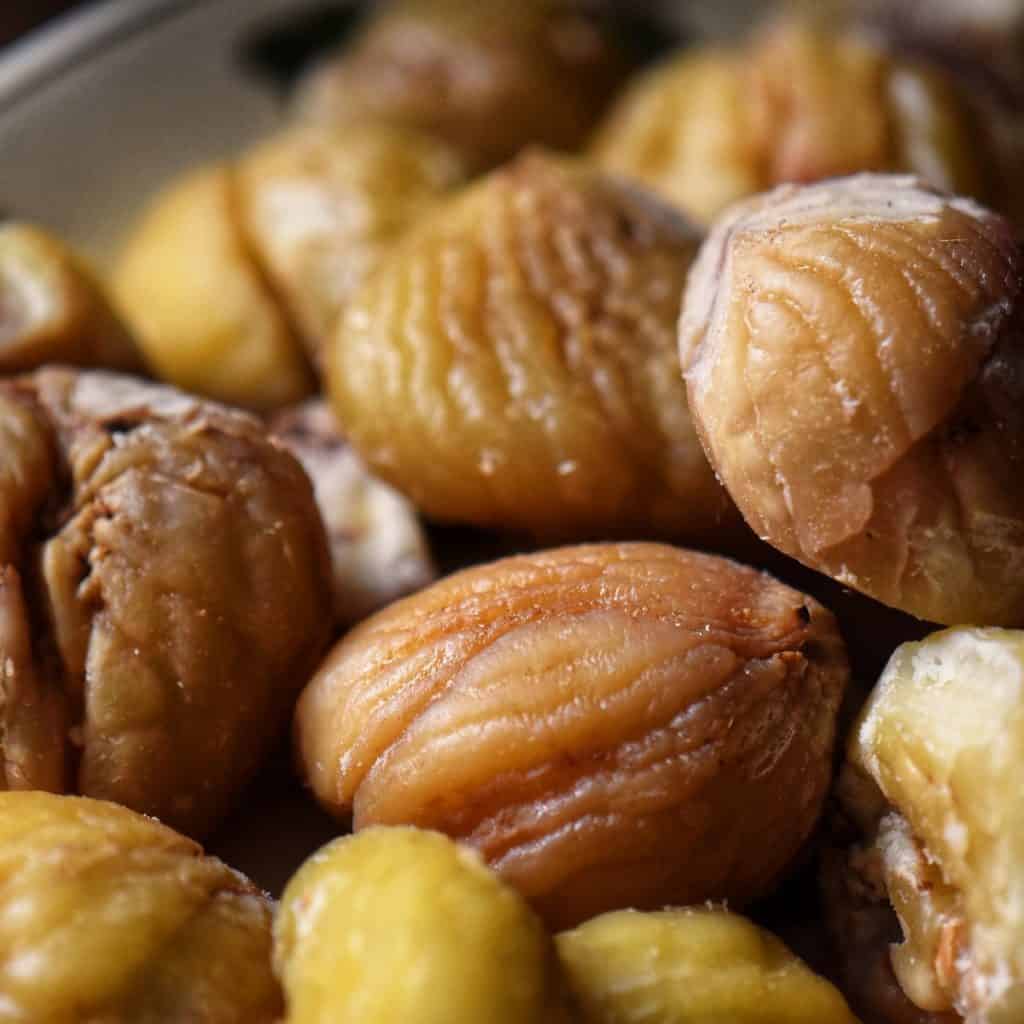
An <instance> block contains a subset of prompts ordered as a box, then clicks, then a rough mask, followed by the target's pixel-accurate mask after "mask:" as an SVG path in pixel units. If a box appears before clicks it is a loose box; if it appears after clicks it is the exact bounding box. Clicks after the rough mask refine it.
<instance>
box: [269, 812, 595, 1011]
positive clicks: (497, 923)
mask: <svg viewBox="0 0 1024 1024" xmlns="http://www.w3.org/2000/svg"><path fill="white" fill-rule="evenodd" d="M274 965H275V968H276V969H277V972H278V975H279V977H280V978H281V981H282V984H283V986H284V990H285V998H286V1000H287V1003H288V1012H287V1014H286V1016H285V1024H456V1022H466V1024H476V1022H479V1024H556V1022H558V1024H563V1022H564V1024H568V1021H569V1017H568V1016H567V1014H566V1008H565V1006H564V1005H563V1000H562V986H561V983H560V982H561V979H560V977H559V974H558V965H557V962H556V958H555V952H554V948H553V946H552V943H551V939H550V937H549V936H548V935H547V933H546V932H545V930H544V926H543V925H542V924H541V922H540V921H539V920H538V918H537V916H536V915H535V914H534V913H533V912H532V911H531V910H530V908H529V907H528V906H527V905H526V903H525V902H524V901H523V898H522V896H520V895H519V894H518V893H517V892H515V891H514V890H513V889H511V888H510V887H509V886H507V885H505V884H503V883H502V882H501V880H500V879H499V878H497V877H496V876H495V875H494V873H493V872H492V871H488V869H487V868H486V866H485V865H484V863H483V861H482V860H481V859H480V858H479V856H477V854H476V853H474V851H472V850H469V849H466V848H465V847H463V846H459V845H458V844H456V843H453V842H452V841H451V840H450V839H448V838H447V837H446V836H442V835H438V834H437V833H436V832H426V831H422V830H420V829H415V828H374V829H367V830H366V831H365V832H360V833H359V834H358V835H356V836H347V837H346V838H344V839H337V840H335V841H334V842H332V843H329V844H328V845H327V846H325V847H323V848H322V849H321V850H319V851H318V852H317V853H315V854H314V855H313V856H312V857H310V858H309V860H307V861H306V863H305V864H303V866H302V867H301V868H300V869H299V871H298V873H297V874H296V875H295V876H294V878H292V880H291V881H290V882H289V883H288V887H287V888H286V889H285V892H284V896H283V897H282V899H281V909H280V912H279V913H278V916H277V920H276V922H275V925H274ZM572 1019H573V1020H575V1019H576V1018H572Z"/></svg>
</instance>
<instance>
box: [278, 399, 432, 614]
mask: <svg viewBox="0 0 1024 1024" xmlns="http://www.w3.org/2000/svg"><path fill="white" fill-rule="evenodd" d="M270 432H271V434H272V435H273V436H274V437H275V438H276V439H277V440H278V441H279V442H280V443H281V444H282V445H283V446H284V447H285V448H287V449H288V451H290V452H291V453H292V455H294V456H295V457H296V458H297V459H298V460H299V462H301V463H302V468H303V469H305V471H306V473H307V475H308V476H309V478H310V480H311V481H312V482H313V493H314V495H315V496H316V503H317V507H318V508H319V509H320V516H321V518H322V519H323V521H324V526H325V527H326V528H327V540H328V543H329V544H330V548H331V566H332V569H333V573H334V613H335V619H336V620H337V623H338V625H343V626H345V625H352V624H353V623H355V622H358V621H359V620H360V619H362V618H365V617H366V616H367V615H369V614H370V613H371V612H374V611H376V610H377V609H378V608H382V607H384V605H386V604H389V603H390V602H391V601H394V600H396V599H397V598H399V597H403V596H404V595H406V594H410V593H412V592H413V591H415V590H419V589H421V588H422V587H425V586H427V584H429V583H432V582H433V581H434V579H435V578H436V577H437V570H436V569H435V567H434V563H433V560H432V558H431V555H430V548H429V546H428V543H427V538H426V534H425V533H424V530H423V527H422V525H421V524H420V521H419V518H418V516H417V515H416V509H415V508H413V506H412V505H411V504H410V503H409V502H408V501H406V499H405V498H403V497H402V496H401V495H400V494H399V493H398V492H397V491H396V490H394V488H392V487H389V486H388V485H387V484H385V483H384V482H383V481H381V480H378V479H377V478H376V477H374V476H373V475H372V474H371V473H370V471H369V470H368V469H367V468H366V466H365V465H364V464H363V461H362V459H360V458H359V456H358V455H357V454H356V453H355V452H354V451H353V450H352V448H351V447H350V446H349V445H348V442H347V441H346V440H345V439H344V437H342V435H341V433H340V432H339V430H338V427H337V424H336V423H335V421H334V417H333V416H332V415H331V411H330V409H329V408H328V407H327V405H326V403H325V402H323V401H319V400H314V401H310V402H305V403H304V404H302V405H300V406H296V407H295V408H294V409H289V410H287V411H285V412H283V413H280V414H279V415H278V416H276V417H275V418H274V419H273V420H272V421H271V423H270Z"/></svg>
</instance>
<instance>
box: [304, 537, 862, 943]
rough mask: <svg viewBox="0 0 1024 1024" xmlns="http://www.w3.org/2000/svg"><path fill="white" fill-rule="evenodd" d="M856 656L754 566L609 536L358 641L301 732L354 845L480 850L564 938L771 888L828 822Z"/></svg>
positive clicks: (377, 620) (457, 583)
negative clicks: (421, 835)
mask: <svg viewBox="0 0 1024 1024" xmlns="http://www.w3.org/2000/svg"><path fill="white" fill-rule="evenodd" d="M847 675H848V671H847V663H846V654H845V650H844V647H843V643H842V640H841V639H840V637H839V634H838V631H837V629H836V625H835V622H834V620H833V618H832V616H831V615H830V614H829V612H827V611H826V610H825V609H824V608H822V607H821V605H819V604H818V603H817V602H815V601H814V600H813V599H811V598H808V597H806V596H805V595H802V594H800V593H799V592H797V591H795V590H792V589H790V588H789V587H786V586H784V585H782V584H781V583H778V582H777V581H775V580H774V579H772V578H771V577H769V576H767V575H765V574H763V573H759V572H756V571H755V570H753V569H748V568H745V567H743V566H741V565H738V564H736V563H735V562H730V561H727V560H725V559H722V558H718V557H715V556H711V555H703V554H698V553H696V552H689V551H685V550H682V549H677V548H671V547H667V546H664V545H658V544H640V543H632V544H596V545H588V546H582V547H569V548H562V549H556V550H551V551H546V552H541V553H539V554H534V555H524V556H519V557H515V558H509V559H505V560H502V561H499V562H495V563H493V564H490V565H483V566H479V567H476V568H473V569H469V570H466V571H464V572H461V573H457V574H455V575H454V576H450V577H448V578H447V579H444V580H442V581H440V582H439V583H436V584H434V585H433V586H432V587H429V588H427V589H426V590H423V591H421V592H420V593H418V594H416V595H414V596H412V597H409V598H406V599H405V600H403V601H400V602H398V603H397V604H395V605H392V606H391V607H390V608H387V609H385V610H384V611H382V612H379V613H378V614H377V615H375V616H373V617H372V618H370V619H368V620H366V621H365V622H364V623H362V624H361V625H360V626H357V627H356V628H355V629H354V630H353V631H352V632H351V633H349V634H348V635H347V636H346V637H345V638H344V639H343V640H342V641H341V642H340V643H339V644H338V645H337V646H336V647H335V648H334V650H333V651H332V652H331V654H330V655H329V656H328V658H327V659H326V661H325V662H324V663H323V665H322V667H321V668H320V670H319V671H318V673H317V675H316V676H315V677H314V679H313V680H312V682H311V683H310V684H309V686H308V687H307V688H306V690H305V692H304V693H303V695H302V698H301V700H300V702H299V705H298V708H297V711H296V719H295V742H296V748H297V754H298V758H299V761H300V764H301V765H302V767H303V770H304V772H305V775H306V777H307V779H308V781H309V783H310V785H311V787H312V789H313V793H314V795H315V796H316V797H317V799H318V800H320V802H321V803H322V804H323V805H324V806H325V807H326V808H327V809H328V810H329V811H332V812H333V813H335V814H337V815H338V816H340V817H342V818H347V817H349V816H351V818H352V822H353V824H354V827H355V828H356V829H357V830H359V829H362V828H365V827H367V826H369V825H375V824H411V825H417V826H420V827H423V828H431V829H436V830H438V831H441V832H445V833H447V834H449V835H451V836H452V837H454V838H456V839H459V840H461V841H463V842H465V843H467V844H469V845H470V846H473V847H475V848H476V849H477V850H479V851H480V853H481V854H482V855H483V856H484V858H485V860H486V861H487V862H488V863H489V864H490V865H491V866H492V867H493V868H494V869H495V870H497V872H498V873H499V874H500V875H501V876H502V877H503V878H504V879H505V880H506V881H508V882H511V883H512V884H513V885H514V886H516V887H517V888H518V889H519V890H520V891H521V892H522V893H523V894H524V895H525V896H526V898H527V899H528V900H529V901H530V902H531V903H532V904H533V906H534V907H535V908H536V909H537V910H538V911H539V912H540V913H541V915H542V916H543V917H544V918H545V919H546V920H547V921H548V923H549V924H552V925H555V926H568V925H572V924H575V923H578V922H579V921H582V920H584V919H586V918H587V917H590V916H592V915H594V914H597V913H600V912H602V911H605V910H611V909H618V908H621V907H627V906H637V907H660V906H663V905H665V904H666V903H673V904H686V903H697V902H700V901H703V900H706V899H709V898H715V899H728V900H729V901H730V903H735V904H737V905H739V904H743V903H745V902H747V901H749V900H751V899H753V898H755V897H757V896H758V895H761V894H763V893H765V892H766V891H767V890H768V889H769V888H770V887H771V886H772V885H773V884H775V883H776V882H777V881H778V879H779V876H780V875H781V873H782V872H784V871H785V870H786V868H787V867H788V865H789V864H790V863H791V861H792V859H793V857H794V855H795V854H796V853H797V852H798V850H799V849H800V847H801V846H802V844H803V842H804V840H805V839H806V838H807V836H808V835H809V833H810V831H811V829H812V828H813V826H814V823H815V821H816V820H817V817H818V813H819V810H820V807H821V802H822V799H823V797H824V794H825V791H826V789H827V787H828V784H829V779H830V777H831V768H832V766H831V751H832V745H833V739H834V733H835V723H836V714H837V711H838V707H839V702H840V699H841V695H842V692H843V689H844V686H845V684H846V679H847Z"/></svg>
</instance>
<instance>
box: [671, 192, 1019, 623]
mask: <svg viewBox="0 0 1024 1024" xmlns="http://www.w3.org/2000/svg"><path fill="white" fill-rule="evenodd" d="M1022 313H1024V253H1022V250H1021V248H1020V246H1019V244H1018V242H1017V241H1016V240H1015V238H1014V235H1013V232H1012V230H1011V228H1010V226H1009V225H1008V224H1007V223H1006V222H1005V221H1003V220H1002V219H1001V218H999V217H997V216H996V215H994V214H991V213H988V212H987V211H985V210H983V209H982V208H980V207H978V206H976V205H975V204H973V203H972V202H970V201H969V200H966V199H957V198H952V197H948V196H945V195H942V194H941V193H938V192H934V191H932V190H930V189H928V188H927V187H926V186H924V185H922V184H920V183H919V182H917V181H915V180H914V179H911V178H903V177H890V176H882V175H878V176H870V175H864V176H860V177H855V178H850V179H846V180H843V181H838V182H828V183H823V184H821V185H816V186H810V187H806V188H795V187H784V188H780V189H777V190H776V191H775V192H772V193H770V194H769V195H767V196H765V197H761V198H758V199H754V200H751V201H749V202H746V203H742V204H739V205H738V206H736V207H735V208H734V209H733V210H732V211H731V212H730V214H729V215H728V216H727V217H725V218H724V219H723V220H722V221H721V222H720V223H719V225H718V226H717V227H716V228H715V229H714V231H713V232H712V233H711V235H710V236H709V238H708V241H707V242H706V243H705V246H704V248H703V249H702V251H701V254H700V257H699V259H698V261H697V263H696V264H695V267H694V270H693V273H692V275H691V277H690V281H689V285H688V290H687V295H686V300H685V309H684V314H683V317H682V321H681V326H680V349H681V355H682V361H683V366H684V369H685V371H686V378H687V383H688V390H689V397H690V404H691V408H692V409H693V412H694V417H695V419H696V422H697V425H698V428H699V429H700V432H701V436H702V439H703V441H704V443H705V447H706V449H707V451H708V455H709V457H710V459H711V462H712V465H713V466H714V467H715V469H716V471H717V473H718V475H719V477H720V478H721V479H722V481H723V483H724V484H725V485H726V487H727V488H728V489H729V492H730V494H731V495H732V497H733V498H734V500H735V501H736V504H737V505H738V506H739V508H740V510H741V511H742V512H743V514H744V516H745V517H746V519H747V522H748V523H749V524H750V525H751V526H752V527H753V529H754V530H755V531H756V532H757V533H758V535H759V536H761V537H762V538H763V539H765V540H767V541H768V542H769V543H771V544H773V545H774V546H775V547H777V548H780V549H781V550H782V551H784V552H786V553H787V554H790V555H792V556H794V557H795V558H798V559H799V560H800V561H802V562H804V563H805V564H806V565H808V566H810V567H811V568H814V569H818V570H819V571H822V572H825V573H827V574H828V575H830V576H833V577H835V578H836V579H837V580H839V581H840V582H842V583H844V584H846V585H847V586H851V587H854V588H856V589H857V590H861V591H863V592H864V593H867V594H870V595H871V596H872V597H875V598H877V599H878V600H880V601H883V602H885V603H886V604H889V605H892V606H894V607H897V608H901V609H903V610H904V611H908V612H911V613H912V614H914V615H917V616H919V617H921V618H923V619H927V620H930V621H933V622H941V623H964V622H973V623H980V624H1012V623H1014V622H1020V621H1024V513H1022V509H1024V418H1022V412H1021V410H1022V409H1024V374H1022V370H1024V367H1022V355H1024V321H1022Z"/></svg>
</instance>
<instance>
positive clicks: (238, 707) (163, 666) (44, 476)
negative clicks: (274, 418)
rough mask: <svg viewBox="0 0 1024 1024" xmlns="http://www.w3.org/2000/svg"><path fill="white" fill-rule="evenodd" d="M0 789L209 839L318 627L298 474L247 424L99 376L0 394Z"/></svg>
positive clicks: (310, 656) (300, 678) (321, 591)
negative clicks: (107, 804) (143, 819)
mask: <svg viewBox="0 0 1024 1024" xmlns="http://www.w3.org/2000/svg"><path fill="white" fill-rule="evenodd" d="M0 440H2V444H0V510H2V514H0V722H2V731H0V786H2V787H3V788H8V789H47V790H53V791H57V792H60V791H64V790H70V791H76V792H81V793H83V794H85V795H88V796H96V797H101V798H104V799H110V800H114V801H117V802H118V803H123V804H126V805H128V806H130V807H133V808H135V809H136V810H140V811H144V812H146V813H148V814H153V815H155V816H157V817H159V818H161V819H162V820H164V821H166V822H168V823H169V824H172V825H174V826H176V827H179V828H181V829H182V830H183V831H186V832H189V833H190V834H194V835H199V834H202V833H205V832H206V831H208V830H209V829H210V828H211V827H212V826H213V825H214V824H215V823H216V822H217V821H218V819H219V818H220V817H221V816H222V815H223V813H224V811H225V810H226V808H227V807H228V805H229V804H230V802H231V800H232V799H233V797H234V796H235V795H236V793H237V792H238V790H239V789H240V787H241V786H242V784H243V783H244V782H246V781H247V780H248V778H249V777H250V775H251V774H252V772H253V771H254V769H255V768H256V766H257V764H258V763H259V761H260V759H261V758H262V756H263V755H264V754H265V753H266V751H267V748H268V746H269V745H270V743H271V741H272V740H273V739H274V738H275V736H277V735H278V734H279V732H280V731H281V727H282V725H283V724H284V722H285V721H286V720H287V717H288V714H289V709H290V707H291V702H292V700H293V699H294V696H295V694H296V693H297V692H298V690H299V689H300V688H301V687H302V685H303V684H304V683H305V682H306V680H307V679H308V675H309V673H310V672H311V670H312V668H313V665H314V663H315V660H316V658H317V657H318V656H319V654H320V651H321V648H322V645H323V643H324V642H325V641H326V637H327V631H328V628H329V623H330V583H329V578H328V571H327V560H328V555H327V551H326V542H325V539H324V533H323V526H322V524H321V522H320V519H319V516H318V515H317V512H316V506H315V505H314V502H313V495H312V491H311V488H310V485H309V482H308V480H307V479H306V476H305V474H304V473H303V472H302V469H301V467H300V466H299V464H298V463H297V462H296V461H295V460H294V459H293V458H292V457H291V456H290V455H288V454H287V453H286V452H284V451H282V450H279V449H278V448H277V447H275V446H274V445H273V444H272V443H270V442H269V441H268V440H267V439H266V438H265V436H264V434H263V431H262V428H261V426H260V424H259V423H258V422H257V421H256V420H254V419H252V418H250V417H249V416H246V415H244V414H242V413H237V412H233V411H230V410H227V409H224V408H221V407H219V406H214V405H211V404H205V403H202V402H199V401H197V400H195V399H193V398H191V397H189V396H186V395H184V394H182V393H180V392H176V391H173V390H171V389H169V388H162V387H155V386H149V385H144V384H140V383H139V382H137V381H134V380H132V379H131V378H127V377H119V376H116V375H112V374H104V373H98V372H96V373H74V372H72V371H65V370H43V371H40V372H38V373H37V374H35V375H34V376H28V377H22V378H17V379H14V380H11V381H4V382H0Z"/></svg>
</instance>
